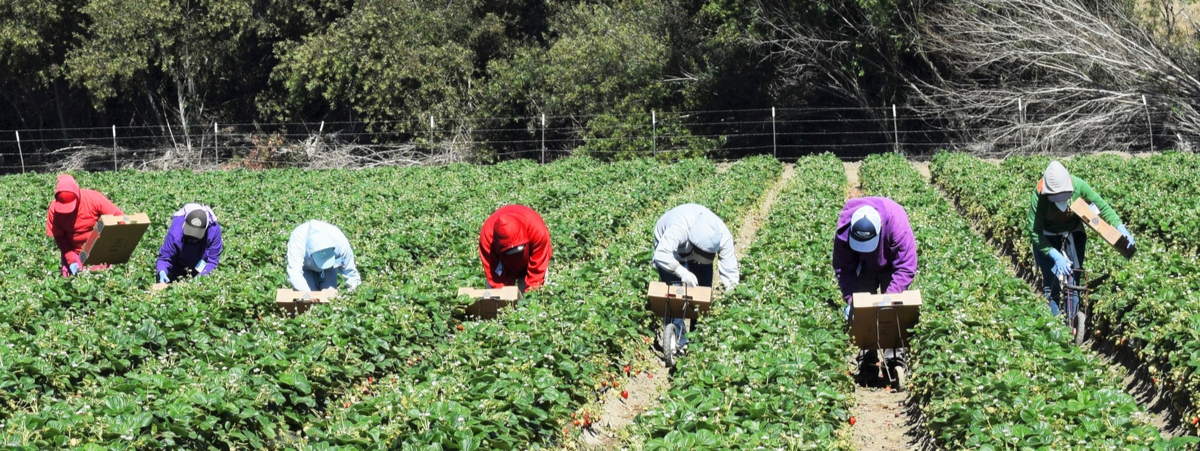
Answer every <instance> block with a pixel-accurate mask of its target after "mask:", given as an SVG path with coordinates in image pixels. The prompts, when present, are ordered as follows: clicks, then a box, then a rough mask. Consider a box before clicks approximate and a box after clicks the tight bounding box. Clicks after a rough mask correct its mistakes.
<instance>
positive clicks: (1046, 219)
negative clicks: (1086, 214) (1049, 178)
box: [1027, 175, 1122, 255]
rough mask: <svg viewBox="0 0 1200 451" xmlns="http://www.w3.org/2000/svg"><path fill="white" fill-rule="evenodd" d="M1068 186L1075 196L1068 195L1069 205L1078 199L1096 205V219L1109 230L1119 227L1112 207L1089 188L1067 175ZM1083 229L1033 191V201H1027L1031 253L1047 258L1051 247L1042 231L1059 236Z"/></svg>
mask: <svg viewBox="0 0 1200 451" xmlns="http://www.w3.org/2000/svg"><path fill="white" fill-rule="evenodd" d="M1071 184H1072V185H1074V186H1075V194H1072V195H1071V200H1070V202H1071V203H1074V202H1075V199H1078V198H1080V197H1082V198H1083V200H1085V201H1087V202H1088V203H1092V204H1096V207H1097V208H1099V209H1100V218H1101V219H1103V220H1104V221H1105V222H1107V223H1109V225H1112V226H1113V227H1118V226H1120V225H1121V224H1122V223H1121V218H1120V217H1118V216H1117V213H1116V212H1115V211H1113V209H1112V207H1111V206H1109V205H1108V202H1105V201H1104V199H1102V198H1101V197H1100V195H1099V194H1096V191H1095V190H1093V189H1092V187H1091V185H1088V184H1087V182H1084V181H1083V180H1081V179H1080V178H1079V177H1076V176H1074V175H1072V176H1071ZM1082 227H1083V220H1082V219H1079V217H1078V216H1075V214H1074V213H1071V209H1070V208H1067V211H1058V207H1055V206H1054V202H1050V201H1049V200H1047V199H1046V197H1045V196H1042V195H1041V194H1039V193H1038V192H1037V190H1036V189H1035V190H1033V198H1032V199H1030V202H1029V228H1028V229H1027V231H1028V232H1029V240H1030V242H1031V243H1033V250H1034V252H1041V253H1042V255H1049V254H1050V249H1053V248H1054V246H1051V245H1050V239H1049V237H1047V236H1046V234H1044V233H1042V232H1043V231H1049V232H1050V233H1062V232H1069V231H1072V230H1076V229H1079V228H1082Z"/></svg>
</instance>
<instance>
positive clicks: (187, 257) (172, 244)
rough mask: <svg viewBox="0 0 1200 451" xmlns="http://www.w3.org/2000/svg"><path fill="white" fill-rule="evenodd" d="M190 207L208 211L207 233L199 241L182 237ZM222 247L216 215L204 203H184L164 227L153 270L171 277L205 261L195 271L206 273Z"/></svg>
mask: <svg viewBox="0 0 1200 451" xmlns="http://www.w3.org/2000/svg"><path fill="white" fill-rule="evenodd" d="M193 210H204V212H205V213H207V214H208V233H207V234H206V235H205V237H204V240H202V241H201V242H199V243H194V244H191V243H187V242H185V241H184V240H183V220H184V218H186V217H187V215H188V213H191V212H192V211H193ZM223 249H224V243H223V242H222V240H221V224H219V223H217V215H216V214H215V213H213V211H212V209H210V208H208V207H206V206H204V205H200V204H194V203H192V204H187V205H184V206H183V208H181V209H179V211H176V212H175V215H174V217H172V218H171V228H170V229H168V230H167V236H166V238H164V239H163V244H162V248H160V249H159V250H158V265H157V270H156V271H166V272H167V274H168V275H170V277H171V278H175V277H179V276H181V275H184V274H186V273H187V270H188V269H191V268H195V267H196V266H197V265H199V264H200V262H201V261H204V268H203V269H201V270H200V271H199V274H198V275H200V276H203V275H207V274H208V273H211V272H212V271H213V270H214V269H217V264H218V263H220V261H221V251H222V250H223Z"/></svg>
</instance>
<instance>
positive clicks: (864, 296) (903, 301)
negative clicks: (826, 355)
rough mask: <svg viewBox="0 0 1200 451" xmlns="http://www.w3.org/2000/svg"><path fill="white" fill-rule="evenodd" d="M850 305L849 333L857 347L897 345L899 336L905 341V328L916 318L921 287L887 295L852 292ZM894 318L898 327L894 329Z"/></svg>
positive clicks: (871, 347)
mask: <svg viewBox="0 0 1200 451" xmlns="http://www.w3.org/2000/svg"><path fill="white" fill-rule="evenodd" d="M853 304H854V306H853V307H852V308H851V309H850V336H851V337H853V338H854V343H855V344H856V345H858V347H859V348H862V349H876V348H884V349H887V348H899V347H901V340H900V339H901V338H903V339H904V340H908V336H909V329H911V328H912V327H913V325H915V324H916V323H917V320H918V319H919V318H920V315H921V290H908V291H905V292H902V293H891V294H870V293H854V296H853ZM897 318H899V320H900V329H899V330H897V329H896V319H897ZM876 320H878V321H876ZM877 334H878V335H877ZM877 337H878V339H877Z"/></svg>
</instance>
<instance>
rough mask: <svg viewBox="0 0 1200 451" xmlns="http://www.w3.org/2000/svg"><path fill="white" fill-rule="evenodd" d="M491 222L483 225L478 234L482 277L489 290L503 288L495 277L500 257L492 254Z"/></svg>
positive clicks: (498, 278)
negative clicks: (484, 278)
mask: <svg viewBox="0 0 1200 451" xmlns="http://www.w3.org/2000/svg"><path fill="white" fill-rule="evenodd" d="M491 224H492V223H491V222H484V223H483V231H482V232H480V234H479V261H480V262H481V263H483V275H484V277H486V278H487V284H488V286H489V287H491V288H503V287H504V283H502V282H501V281H500V277H498V276H497V275H496V266H497V265H499V264H500V256H499V255H494V254H493V253H492V233H491V231H492V229H491V227H490V225H491Z"/></svg>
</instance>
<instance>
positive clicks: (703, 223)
mask: <svg viewBox="0 0 1200 451" xmlns="http://www.w3.org/2000/svg"><path fill="white" fill-rule="evenodd" d="M725 233H727V232H726V229H725V223H723V222H721V218H718V217H717V216H716V215H714V214H712V213H708V212H705V213H702V214H700V216H699V217H697V218H696V222H695V223H694V224H692V228H691V230H688V241H690V242H691V243H692V246H695V248H696V250H697V251H699V252H703V253H704V254H707V255H713V256H715V254H716V253H718V252H720V251H721V238H722V237H724V236H725ZM702 255H703V254H702Z"/></svg>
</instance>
